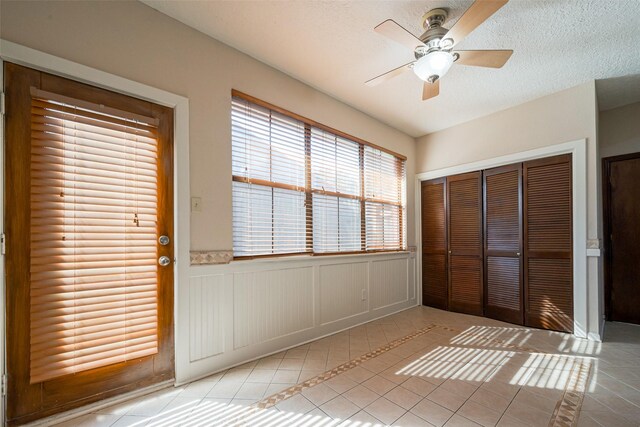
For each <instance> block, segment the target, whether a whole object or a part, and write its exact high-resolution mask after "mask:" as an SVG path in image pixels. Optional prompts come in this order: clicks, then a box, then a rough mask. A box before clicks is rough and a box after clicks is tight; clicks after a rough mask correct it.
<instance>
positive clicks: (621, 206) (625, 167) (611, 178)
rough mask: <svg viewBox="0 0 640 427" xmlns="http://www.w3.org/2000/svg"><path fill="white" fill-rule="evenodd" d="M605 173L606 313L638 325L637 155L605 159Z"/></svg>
mask: <svg viewBox="0 0 640 427" xmlns="http://www.w3.org/2000/svg"><path fill="white" fill-rule="evenodd" d="M605 173H606V175H605V176H607V177H608V182H607V184H606V185H607V186H608V189H606V190H605V212H606V213H605V215H606V216H607V220H606V224H607V228H608V230H606V232H607V234H608V235H607V236H606V237H608V239H607V240H608V242H607V252H606V257H607V258H606V263H607V267H608V268H607V273H606V276H607V278H606V281H607V283H606V292H607V294H608V295H607V298H606V300H608V307H607V309H608V310H607V314H608V318H609V320H613V321H618V322H627V323H635V324H640V310H639V309H638V307H640V262H638V260H640V244H638V237H639V236H640V185H638V183H640V153H635V154H630V155H626V156H618V157H614V158H608V159H605ZM607 196H608V197H607Z"/></svg>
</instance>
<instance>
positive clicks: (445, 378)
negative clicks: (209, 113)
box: [59, 307, 640, 427]
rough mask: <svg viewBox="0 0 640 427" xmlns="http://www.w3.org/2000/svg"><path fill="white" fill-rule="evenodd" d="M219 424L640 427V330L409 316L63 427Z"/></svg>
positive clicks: (434, 313) (420, 310)
mask: <svg viewBox="0 0 640 427" xmlns="http://www.w3.org/2000/svg"><path fill="white" fill-rule="evenodd" d="M421 330H422V332H420V333H417V331H421ZM408 335H412V336H411V337H407V336H408ZM403 337H407V338H406V339H405V340H401V339H402V338H403ZM380 348H382V349H381V350H380V351H379V352H375V354H368V353H370V352H372V351H375V350H376V349H380ZM338 366H340V368H337V369H336V367H338ZM224 425H228V426H256V427H258V426H260V427H267V426H294V425H295V426H301V427H302V426H305V427H320V426H322V427H330V426H331V427H333V426H341V427H373V426H384V425H391V426H398V427H411V426H427V427H428V426H432V425H434V426H442V425H445V426H458V425H460V426H477V425H482V426H494V425H498V426H549V425H567V426H570V425H578V426H607V427H608V426H638V425H640V327H638V326H633V325H624V324H616V323H608V324H607V332H606V334H605V342H604V343H595V342H590V341H586V340H581V339H576V338H574V337H572V336H571V335H568V334H561V333H556V332H549V331H541V330H535V329H528V328H523V327H518V326H514V325H510V324H506V323H502V322H498V321H494V320H491V319H485V318H480V317H474V316H466V315H462V314H456V313H449V312H444V311H440V310H435V309H431V308H427V307H416V308H412V309H410V310H406V311H404V312H401V313H398V314H395V315H392V316H388V317H385V318H383V319H380V320H376V321H374V322H370V323H367V324H366V325H363V326H359V327H355V328H352V329H350V330H348V331H345V332H341V333H338V334H335V335H332V336H330V337H327V338H323V339H321V340H318V341H315V342H312V343H310V344H306V345H302V346H299V347H296V348H294V349H291V350H288V351H283V352H281V353H278V354H275V355H272V356H269V357H265V358H263V359H260V360H257V361H255V362H250V363H247V364H244V365H241V366H238V367H236V368H233V369H230V370H228V371H225V372H221V373H218V374H216V375H212V376H211V377H208V378H205V379H203V380H200V381H196V382H193V383H191V384H189V385H187V386H183V387H177V388H170V389H166V390H162V391H159V392H156V393H153V394H151V395H148V396H145V397H142V398H138V399H136V400H133V401H130V402H126V403H123V404H119V405H116V406H112V407H109V408H105V409H102V410H99V411H97V412H96V413H93V414H89V415H85V416H83V417H80V418H77V419H75V420H71V421H68V422H66V423H63V424H59V426H65V427H67V426H157V427H160V426H162V427H165V426H166V427H169V426H185V427H193V426H224Z"/></svg>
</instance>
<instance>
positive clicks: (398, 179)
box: [364, 147, 406, 250]
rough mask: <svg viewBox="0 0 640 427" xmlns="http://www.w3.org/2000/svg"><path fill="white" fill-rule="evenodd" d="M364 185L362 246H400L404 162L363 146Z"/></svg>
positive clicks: (403, 214)
mask: <svg viewBox="0 0 640 427" xmlns="http://www.w3.org/2000/svg"><path fill="white" fill-rule="evenodd" d="M364 188H365V194H364V196H365V212H366V214H365V217H366V233H367V234H366V249H367V250H391V249H401V248H404V246H405V239H404V237H405V236H404V233H403V224H404V223H405V222H406V220H405V218H404V216H405V210H404V205H405V203H404V194H405V162H404V161H402V160H400V159H398V158H397V157H395V156H393V155H391V154H389V153H385V152H383V151H381V150H378V149H376V148H373V147H364Z"/></svg>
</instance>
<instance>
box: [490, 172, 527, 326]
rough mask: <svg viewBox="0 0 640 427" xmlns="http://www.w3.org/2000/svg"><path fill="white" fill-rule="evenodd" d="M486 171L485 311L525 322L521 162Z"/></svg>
mask: <svg viewBox="0 0 640 427" xmlns="http://www.w3.org/2000/svg"><path fill="white" fill-rule="evenodd" d="M483 175H484V236H485V239H484V245H485V251H484V256H485V259H484V266H485V289H484V291H485V292H484V314H485V316H487V317H492V318H494V319H498V320H504V321H505V322H510V323H516V324H519V325H522V324H523V322H524V320H523V300H524V295H523V288H522V185H521V182H522V164H521V163H517V164H513V165H507V166H502V167H499V168H494V169H489V170H485V171H484V174H483Z"/></svg>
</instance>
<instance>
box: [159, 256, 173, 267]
mask: <svg viewBox="0 0 640 427" xmlns="http://www.w3.org/2000/svg"><path fill="white" fill-rule="evenodd" d="M158 264H160V265H161V266H163V267H166V266H167V265H169V264H171V258H169V257H168V256H165V255H163V256H161V257H160V258H158Z"/></svg>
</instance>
